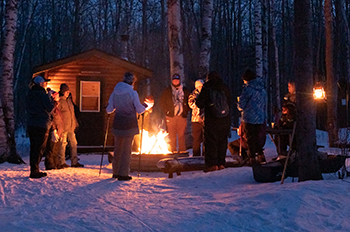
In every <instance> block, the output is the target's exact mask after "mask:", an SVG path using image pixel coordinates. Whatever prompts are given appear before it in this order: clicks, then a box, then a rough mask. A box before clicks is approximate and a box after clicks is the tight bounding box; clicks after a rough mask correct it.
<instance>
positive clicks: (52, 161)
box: [44, 90, 64, 170]
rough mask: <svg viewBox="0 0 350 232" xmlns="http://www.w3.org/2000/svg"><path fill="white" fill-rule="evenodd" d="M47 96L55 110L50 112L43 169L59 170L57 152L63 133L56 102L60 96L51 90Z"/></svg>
mask: <svg viewBox="0 0 350 232" xmlns="http://www.w3.org/2000/svg"><path fill="white" fill-rule="evenodd" d="M48 92H49V96H51V98H52V100H53V101H54V104H55V108H54V109H53V110H52V112H51V117H52V123H51V128H50V132H49V137H48V139H47V145H46V150H45V153H44V154H45V169H46V170H51V169H58V168H61V162H60V159H59V151H60V138H61V136H62V132H63V128H64V125H63V120H62V116H61V112H60V111H59V110H58V102H59V100H60V96H59V93H58V92H55V91H53V90H50V91H48Z"/></svg>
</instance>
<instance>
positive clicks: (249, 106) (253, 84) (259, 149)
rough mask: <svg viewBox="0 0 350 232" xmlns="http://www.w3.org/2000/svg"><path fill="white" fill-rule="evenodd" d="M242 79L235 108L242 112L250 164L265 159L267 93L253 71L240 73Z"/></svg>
mask: <svg viewBox="0 0 350 232" xmlns="http://www.w3.org/2000/svg"><path fill="white" fill-rule="evenodd" d="M242 79H243V82H244V84H245V85H244V88H243V90H242V94H241V96H240V97H239V101H238V105H237V108H238V110H239V111H241V114H242V117H241V123H243V124H244V134H245V136H246V141H247V145H248V156H249V158H250V164H251V165H252V164H254V163H256V162H259V163H261V162H264V161H265V156H264V153H263V146H264V144H265V143H264V141H265V140H266V133H265V128H266V98H267V94H266V90H265V87H264V83H263V82H262V81H261V80H260V79H258V78H256V75H255V73H254V72H253V71H251V70H249V69H248V70H246V71H245V72H244V73H243V75H242ZM259 135H263V136H259ZM264 138H265V139H264ZM256 158H257V159H258V160H256Z"/></svg>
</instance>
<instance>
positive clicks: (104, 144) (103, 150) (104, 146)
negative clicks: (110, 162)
mask: <svg viewBox="0 0 350 232" xmlns="http://www.w3.org/2000/svg"><path fill="white" fill-rule="evenodd" d="M109 116H110V114H108V115H107V125H106V132H105V140H104V142H103V149H102V156H101V163H100V171H99V173H98V176H100V175H101V168H102V162H103V155H104V153H105V149H106V143H107V137H108V127H109Z"/></svg>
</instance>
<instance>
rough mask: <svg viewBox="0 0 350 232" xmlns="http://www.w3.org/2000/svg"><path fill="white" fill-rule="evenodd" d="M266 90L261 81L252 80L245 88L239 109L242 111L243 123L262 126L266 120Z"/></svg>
mask: <svg viewBox="0 0 350 232" xmlns="http://www.w3.org/2000/svg"><path fill="white" fill-rule="evenodd" d="M266 98H267V94H266V90H265V87H264V83H263V82H262V81H261V80H260V79H257V78H255V79H253V80H250V81H249V82H248V83H247V84H246V85H245V87H244V88H243V91H242V95H241V96H240V98H239V102H238V109H239V110H241V111H242V121H244V122H246V123H251V124H262V123H264V122H265V119H266Z"/></svg>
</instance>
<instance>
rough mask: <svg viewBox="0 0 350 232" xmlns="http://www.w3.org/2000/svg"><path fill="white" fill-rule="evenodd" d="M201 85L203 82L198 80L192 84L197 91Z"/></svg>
mask: <svg viewBox="0 0 350 232" xmlns="http://www.w3.org/2000/svg"><path fill="white" fill-rule="evenodd" d="M203 84H204V81H203V80H202V79H198V80H196V82H195V83H194V87H195V88H196V89H198V88H199V87H201V86H203Z"/></svg>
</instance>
